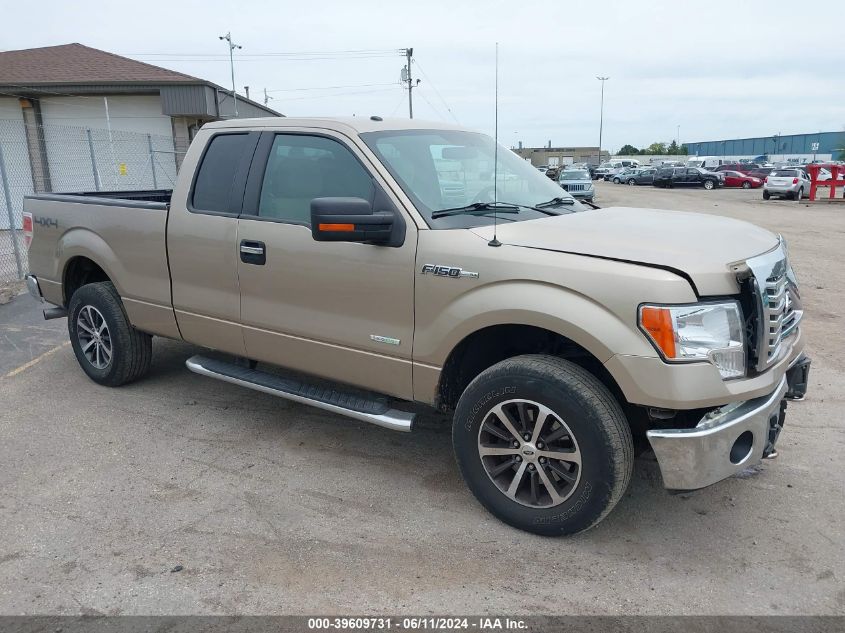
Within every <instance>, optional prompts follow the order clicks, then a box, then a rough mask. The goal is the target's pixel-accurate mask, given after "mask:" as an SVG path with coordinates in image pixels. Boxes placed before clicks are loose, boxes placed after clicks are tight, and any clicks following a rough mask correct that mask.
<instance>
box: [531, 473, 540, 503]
mask: <svg viewBox="0 0 845 633" xmlns="http://www.w3.org/2000/svg"><path fill="white" fill-rule="evenodd" d="M531 503H533V504H534V505H539V504H540V482H539V481H538V479H537V471H536V470H535V471H534V472H532V473H531Z"/></svg>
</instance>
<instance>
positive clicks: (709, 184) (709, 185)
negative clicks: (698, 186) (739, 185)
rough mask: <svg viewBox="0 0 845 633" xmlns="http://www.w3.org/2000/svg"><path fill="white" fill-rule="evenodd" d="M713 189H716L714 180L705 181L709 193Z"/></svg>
mask: <svg viewBox="0 0 845 633" xmlns="http://www.w3.org/2000/svg"><path fill="white" fill-rule="evenodd" d="M713 187H715V185H714V184H713V181H712V180H705V181H704V188H705V189H707V191H710V190H711V189H712V188H713Z"/></svg>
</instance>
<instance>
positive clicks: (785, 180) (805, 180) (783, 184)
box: [763, 168, 810, 200]
mask: <svg viewBox="0 0 845 633" xmlns="http://www.w3.org/2000/svg"><path fill="white" fill-rule="evenodd" d="M809 193H810V177H809V176H808V175H807V172H805V171H804V170H803V169H797V168H792V169H775V170H774V171H772V173H771V174H769V175H768V176H767V177H766V180H765V181H764V182H763V200H768V199H769V198H771V197H772V196H778V197H779V198H790V199H792V200H801V198H803V197H804V195H805V194H809Z"/></svg>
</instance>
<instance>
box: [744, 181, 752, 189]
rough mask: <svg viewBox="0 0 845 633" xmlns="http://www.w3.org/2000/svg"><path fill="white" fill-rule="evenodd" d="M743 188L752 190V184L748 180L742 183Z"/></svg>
mask: <svg viewBox="0 0 845 633" xmlns="http://www.w3.org/2000/svg"><path fill="white" fill-rule="evenodd" d="M742 188H743V189H751V183H750V182H748V181H747V180H746V181H744V182H743V183H742Z"/></svg>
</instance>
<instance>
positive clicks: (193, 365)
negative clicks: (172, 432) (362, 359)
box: [185, 356, 416, 431]
mask: <svg viewBox="0 0 845 633" xmlns="http://www.w3.org/2000/svg"><path fill="white" fill-rule="evenodd" d="M185 365H186V366H187V367H188V369H190V370H191V371H192V372H194V373H195V374H200V375H202V376H208V377H209V378H216V379H217V380H222V381H224V382H230V383H232V384H233V385H239V386H241V387H247V388H248V389H255V390H256V391H262V392H264V393H269V394H270V395H273V396H278V397H280V398H285V399H286V400H292V401H293V402H299V403H301V404H307V405H310V406H312V407H316V408H318V409H323V410H324V411H329V412H331V413H337V414H339V415H345V416H346V417H348V418H354V419H355V420H361V421H363V422H369V423H371V424H375V425H376V426H383V427H384V428H386V429H392V430H394V431H410V430H411V425H412V424H413V422H414V418H415V417H416V414H414V413H409V412H407V411H399V410H397V409H391V408H390V406H389V404H388V402H387V400H386V399H383V398H379V397H376V396H362V395H359V394H355V393H352V392H347V391H341V390H340V389H337V388H334V387H326V386H323V385H316V384H311V383H307V382H305V381H303V380H301V379H299V378H288V377H283V376H277V375H275V374H270V373H268V372H264V371H259V370H257V369H250V368H248V367H243V366H241V365H237V364H235V363H233V362H229V361H225V360H220V359H217V358H208V357H206V356H193V357H191V358H189V359H188V360H186V361H185Z"/></svg>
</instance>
